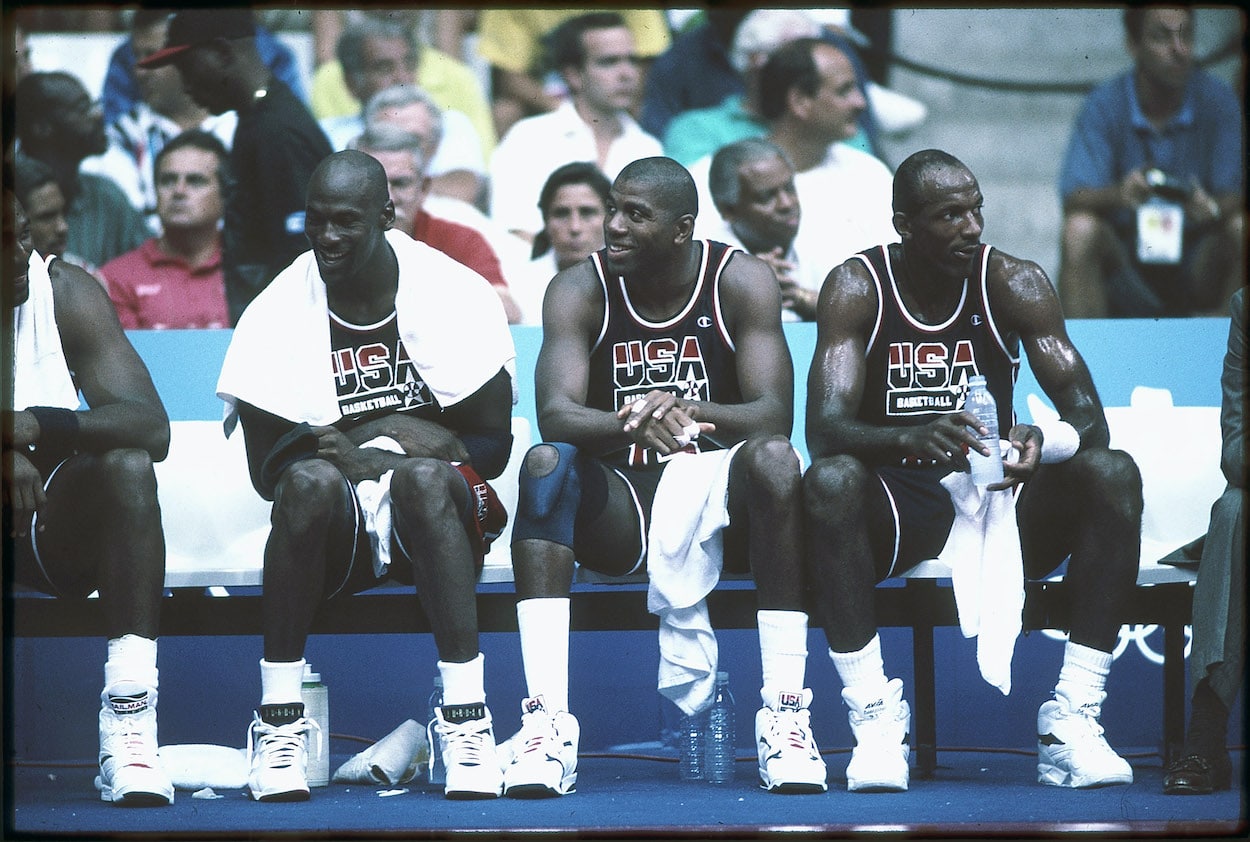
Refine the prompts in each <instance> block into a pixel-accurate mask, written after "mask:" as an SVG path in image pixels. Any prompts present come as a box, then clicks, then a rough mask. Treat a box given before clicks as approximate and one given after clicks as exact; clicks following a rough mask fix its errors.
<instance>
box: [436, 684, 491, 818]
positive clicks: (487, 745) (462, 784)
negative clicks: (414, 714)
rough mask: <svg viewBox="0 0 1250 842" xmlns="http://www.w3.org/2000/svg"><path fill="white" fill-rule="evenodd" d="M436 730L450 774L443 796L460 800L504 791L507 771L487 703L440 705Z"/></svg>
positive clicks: (444, 786) (487, 796)
mask: <svg viewBox="0 0 1250 842" xmlns="http://www.w3.org/2000/svg"><path fill="white" fill-rule="evenodd" d="M433 729H434V732H435V734H436V735H437V737H438V745H439V746H440V747H441V750H442V752H443V768H444V769H446V774H447V778H446V781H445V783H444V784H443V795H444V796H445V797H447V798H456V799H465V798H498V797H499V794H500V792H502V791H503V771H502V770H501V768H500V765H499V754H498V752H497V751H496V749H495V731H494V729H493V728H492V726H491V716H490V710H489V709H488V708H487V707H486V703H485V702H478V703H477V704H473V705H443V706H442V707H440V708H436V709H435V714H434V723H433Z"/></svg>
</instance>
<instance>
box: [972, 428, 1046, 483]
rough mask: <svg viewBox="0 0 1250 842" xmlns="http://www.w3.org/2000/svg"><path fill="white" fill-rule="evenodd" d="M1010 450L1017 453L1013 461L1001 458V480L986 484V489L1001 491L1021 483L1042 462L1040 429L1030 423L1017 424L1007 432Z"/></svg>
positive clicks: (1026, 479) (1026, 480)
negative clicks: (1017, 455)
mask: <svg viewBox="0 0 1250 842" xmlns="http://www.w3.org/2000/svg"><path fill="white" fill-rule="evenodd" d="M1007 441H1008V442H1010V444H1011V448H1012V450H1015V451H1016V452H1017V453H1018V454H1019V458H1017V459H1016V460H1015V461H1014V462H1009V461H1007V460H1006V459H1004V460H1003V481H1002V482H996V483H994V484H993V485H987V486H986V490H987V491H1002V490H1003V489H1005V488H1014V487H1015V486H1017V485H1023V484H1024V483H1025V482H1028V480H1029V479H1031V478H1032V476H1033V474H1035V473H1036V472H1037V466H1038V465H1040V464H1041V463H1042V441H1043V436H1042V431H1041V430H1039V429H1038V428H1037V427H1034V426H1033V425H1032V424H1017V425H1016V426H1014V427H1012V428H1011V430H1010V431H1009V432H1008V433H1007Z"/></svg>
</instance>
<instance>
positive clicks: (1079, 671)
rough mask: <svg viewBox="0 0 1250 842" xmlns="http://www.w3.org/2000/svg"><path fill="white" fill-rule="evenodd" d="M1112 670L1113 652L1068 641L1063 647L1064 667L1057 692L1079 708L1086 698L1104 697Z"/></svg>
mask: <svg viewBox="0 0 1250 842" xmlns="http://www.w3.org/2000/svg"><path fill="white" fill-rule="evenodd" d="M1110 672H1111V653H1110V652H1103V651H1101V650H1099V649H1092V648H1090V647H1088V646H1083V645H1082V644H1080V643H1073V642H1072V641H1070V640H1069V641H1068V642H1067V644H1065V645H1064V647H1063V666H1061V667H1060V668H1059V681H1058V682H1057V683H1056V684H1055V693H1062V694H1063V696H1064V698H1066V699H1067V700H1068V701H1069V702H1072V703H1073V706H1074V707H1079V706H1080V705H1082V704H1084V703H1085V702H1087V701H1091V700H1094V699H1097V700H1098V701H1099V703H1101V700H1102V694H1103V688H1104V687H1106V686H1107V675H1108V674H1109V673H1110Z"/></svg>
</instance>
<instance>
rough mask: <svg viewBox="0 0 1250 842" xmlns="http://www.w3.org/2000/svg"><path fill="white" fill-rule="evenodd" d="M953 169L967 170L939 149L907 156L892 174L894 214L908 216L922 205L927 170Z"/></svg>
mask: <svg viewBox="0 0 1250 842" xmlns="http://www.w3.org/2000/svg"><path fill="white" fill-rule="evenodd" d="M939 167H954V168H958V169H963V170H967V169H968V167H967V165H966V164H964V162H963V161H961V160H959V159H958V158H956V157H955V156H954V155H952V154H950V153H949V152H943V151H942V150H941V149H922V150H920V151H919V152H915V153H913V154H911V155H909V156H908V157H907V158H906V159H905V160H904V161H903V163H901V164H899V165H898V169H897V170H895V172H894V212H895V213H904V214H910V213H915V212H916V211H918V210H920V208H921V207H922V206H923V205H924V197H923V195H922V193H923V191H924V177H925V175H926V174H927V173H928V172H929V170H933V169H938V168H939Z"/></svg>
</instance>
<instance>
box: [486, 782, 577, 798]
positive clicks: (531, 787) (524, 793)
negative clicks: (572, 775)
mask: <svg viewBox="0 0 1250 842" xmlns="http://www.w3.org/2000/svg"><path fill="white" fill-rule="evenodd" d="M574 792H577V789H576V787H574V786H572V785H571V784H570V785H569V786H568V788H560V787H553V786H547V784H513V785H512V786H510V787H507V788H506V789H504V791H503V794H504V795H505V796H507V797H508V798H525V799H534V798H559V797H560V796H561V795H569V794H571V793H574Z"/></svg>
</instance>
